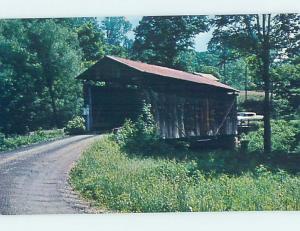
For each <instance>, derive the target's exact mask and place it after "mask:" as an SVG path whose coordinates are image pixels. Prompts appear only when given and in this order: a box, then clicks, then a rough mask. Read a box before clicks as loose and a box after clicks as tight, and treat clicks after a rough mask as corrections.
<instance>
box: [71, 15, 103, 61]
mask: <svg viewBox="0 0 300 231" xmlns="http://www.w3.org/2000/svg"><path fill="white" fill-rule="evenodd" d="M76 31H77V35H78V41H79V46H80V48H81V49H82V52H83V59H84V60H83V62H84V67H89V66H91V65H92V64H94V63H95V62H96V61H98V60H99V59H101V58H102V57H103V56H104V54H105V51H104V50H105V42H104V33H103V32H102V31H101V29H100V28H99V26H98V25H97V22H96V21H92V20H90V21H87V22H85V23H83V24H82V25H80V26H79V27H78V28H76Z"/></svg>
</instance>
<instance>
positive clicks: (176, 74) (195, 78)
mask: <svg viewBox="0 0 300 231" xmlns="http://www.w3.org/2000/svg"><path fill="white" fill-rule="evenodd" d="M106 57H107V58H109V59H112V60H115V61H117V62H119V63H123V64H125V65H127V66H129V67H131V68H134V69H136V70H139V71H141V72H146V73H149V74H155V75H159V76H162V77H169V78H175V79H181V80H186V81H190V82H195V83H200V84H206V85H211V86H214V87H220V88H225V89H228V90H232V91H238V90H236V89H234V88H232V87H230V86H228V85H226V84H223V83H220V82H218V81H216V80H213V79H210V78H207V77H205V76H204V75H203V76H199V75H195V74H192V73H188V72H185V71H179V70H176V69H171V68H168V67H162V66H158V65H152V64H147V63H142V62H139V61H133V60H129V59H124V58H120V57H115V56H106Z"/></svg>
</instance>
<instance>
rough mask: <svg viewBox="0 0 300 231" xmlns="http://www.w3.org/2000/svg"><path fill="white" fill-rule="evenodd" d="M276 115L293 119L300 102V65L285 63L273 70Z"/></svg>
mask: <svg viewBox="0 0 300 231" xmlns="http://www.w3.org/2000/svg"><path fill="white" fill-rule="evenodd" d="M272 77H273V81H274V85H273V92H274V115H275V116H276V117H277V118H286V117H288V118H291V117H292V116H294V115H295V113H296V111H297V109H298V107H299V102H300V90H299V89H300V64H292V63H285V64H282V65H278V66H277V67H275V68H274V69H273V70H272Z"/></svg>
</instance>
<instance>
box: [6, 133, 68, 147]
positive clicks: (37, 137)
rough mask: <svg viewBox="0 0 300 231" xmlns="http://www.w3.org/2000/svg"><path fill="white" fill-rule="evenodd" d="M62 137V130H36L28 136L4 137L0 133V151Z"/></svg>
mask: <svg viewBox="0 0 300 231" xmlns="http://www.w3.org/2000/svg"><path fill="white" fill-rule="evenodd" d="M63 136H64V132H63V130H59V129H57V130H47V131H43V130H38V131H35V132H31V133H30V134H29V135H22V136H21V135H16V136H10V137H5V136H4V135H3V134H2V133H0V151H7V150H12V149H15V148H18V147H21V146H26V145H29V144H34V143H39V142H43V141H49V140H53V139H56V138H60V137H63Z"/></svg>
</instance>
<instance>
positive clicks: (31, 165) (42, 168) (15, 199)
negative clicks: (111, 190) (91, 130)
mask: <svg viewBox="0 0 300 231" xmlns="http://www.w3.org/2000/svg"><path fill="white" fill-rule="evenodd" d="M99 137H100V136H94V135H81V136H73V137H68V138H65V139H61V140H56V141H53V142H49V143H45V144H40V145H34V146H32V147H29V148H23V149H20V150H17V151H12V152H7V153H0V214H6V215H7V214H54V213H55V214H74V213H87V212H89V209H90V208H89V205H88V203H86V202H83V201H82V200H80V199H79V197H78V195H77V194H76V193H75V192H73V191H72V190H71V188H70V186H69V185H68V183H67V178H68V172H69V171H70V169H71V167H72V165H73V164H74V162H75V161H76V160H77V159H78V158H79V157H80V154H81V153H82V151H83V150H84V149H86V148H87V147H88V145H89V144H91V143H92V142H93V141H94V140H96V139H97V138H99Z"/></svg>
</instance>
